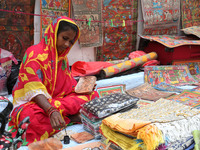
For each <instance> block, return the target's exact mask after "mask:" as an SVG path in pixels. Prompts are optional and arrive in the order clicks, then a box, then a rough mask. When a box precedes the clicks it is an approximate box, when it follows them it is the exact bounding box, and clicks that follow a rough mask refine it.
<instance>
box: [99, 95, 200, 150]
mask: <svg viewBox="0 0 200 150" xmlns="http://www.w3.org/2000/svg"><path fill="white" fill-rule="evenodd" d="M199 128H200V110H198V109H195V108H192V107H190V106H186V105H183V104H181V103H178V102H175V101H170V100H166V99H162V98H161V99H159V100H158V101H156V102H154V103H152V104H149V105H146V106H144V107H141V108H138V109H131V110H129V111H127V112H123V113H117V114H114V115H112V116H109V117H106V118H105V119H103V120H102V124H101V126H100V132H101V134H102V135H103V136H104V137H105V138H107V139H108V140H110V141H112V142H113V143H115V144H117V145H118V146H120V147H121V148H122V149H126V150H133V149H134V150H140V149H142V150H144V149H147V150H154V149H156V148H159V146H164V147H165V148H167V147H170V146H172V145H173V144H176V142H177V141H181V142H184V140H185V139H186V138H189V137H191V136H192V131H194V130H199ZM160 149H163V147H160Z"/></svg>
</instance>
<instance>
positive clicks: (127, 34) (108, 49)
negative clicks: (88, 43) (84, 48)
mask: <svg viewBox="0 0 200 150" xmlns="http://www.w3.org/2000/svg"><path fill="white" fill-rule="evenodd" d="M137 8H138V2H137V0H103V7H102V17H103V21H104V24H103V32H104V33H103V46H101V47H98V48H97V58H96V59H97V60H101V61H108V60H117V59H123V58H125V57H128V55H129V53H131V52H132V51H134V50H135V49H136V39H137V34H136V33H137V22H136V21H137V17H138V13H137V12H138V11H137ZM123 21H124V24H123ZM123 25H125V26H123Z"/></svg>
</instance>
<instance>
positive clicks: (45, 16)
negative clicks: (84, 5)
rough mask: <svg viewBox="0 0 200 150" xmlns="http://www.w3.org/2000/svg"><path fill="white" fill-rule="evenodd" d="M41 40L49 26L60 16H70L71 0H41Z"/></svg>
mask: <svg viewBox="0 0 200 150" xmlns="http://www.w3.org/2000/svg"><path fill="white" fill-rule="evenodd" d="M40 5H41V6H40V7H41V12H40V14H41V15H42V16H41V32H40V36H41V38H42V37H43V35H44V32H45V30H46V28H47V26H48V25H49V24H50V23H51V22H52V21H53V20H54V19H55V18H56V17H60V16H68V9H69V0H56V1H55V0H41V3H40Z"/></svg>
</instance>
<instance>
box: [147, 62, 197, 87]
mask: <svg viewBox="0 0 200 150" xmlns="http://www.w3.org/2000/svg"><path fill="white" fill-rule="evenodd" d="M144 77H145V82H148V83H149V84H150V85H151V86H156V85H158V84H160V83H161V82H164V83H167V84H170V85H175V86H181V85H191V84H195V85H197V84H198V82H197V81H196V80H195V79H194V78H193V77H192V76H191V74H190V72H189V69H188V67H187V66H186V65H183V66H173V65H169V66H147V67H145V68H144Z"/></svg>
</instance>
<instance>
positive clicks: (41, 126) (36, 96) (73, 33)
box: [9, 17, 98, 145]
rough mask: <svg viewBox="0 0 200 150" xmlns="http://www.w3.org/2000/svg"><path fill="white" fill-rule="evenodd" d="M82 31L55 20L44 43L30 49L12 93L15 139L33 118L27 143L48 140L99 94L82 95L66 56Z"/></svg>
mask: <svg viewBox="0 0 200 150" xmlns="http://www.w3.org/2000/svg"><path fill="white" fill-rule="evenodd" d="M79 32H80V31H79V28H78V26H77V25H76V23H75V22H74V21H72V20H71V19H70V18H67V17H59V18H57V19H55V20H54V21H53V22H52V23H51V24H50V25H49V26H48V27H47V29H46V31H45V33H44V38H43V39H42V41H41V42H40V43H39V44H37V45H33V46H31V47H30V48H28V49H27V51H26V53H25V55H24V57H23V61H22V64H21V66H20V71H19V77H18V80H17V82H16V84H15V87H14V90H13V104H14V110H13V112H12V114H11V119H10V121H9V129H11V130H10V131H11V132H12V136H13V137H15V135H16V131H17V129H18V125H19V123H20V122H21V121H22V120H23V119H24V118H26V117H27V116H29V117H30V122H31V123H30V124H29V126H28V129H27V131H26V139H25V141H26V144H27V145H28V144H30V143H32V142H34V141H39V140H43V139H47V138H48V137H50V136H52V135H53V134H55V133H57V132H59V131H60V130H61V129H62V128H64V127H66V125H67V124H69V123H70V121H72V120H70V118H72V117H73V116H74V115H75V114H77V113H78V112H79V109H80V107H81V105H82V104H84V103H85V102H87V101H90V100H92V99H94V98H95V97H98V94H97V92H95V91H93V93H91V94H88V95H87V94H85V95H80V94H77V93H75V92H74V88H75V86H76V84H77V82H76V80H75V79H74V78H73V76H72V75H71V72H70V70H69V64H68V58H67V54H68V53H69V50H70V49H71V47H72V46H73V45H74V43H75V42H76V41H77V40H78V38H79Z"/></svg>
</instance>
